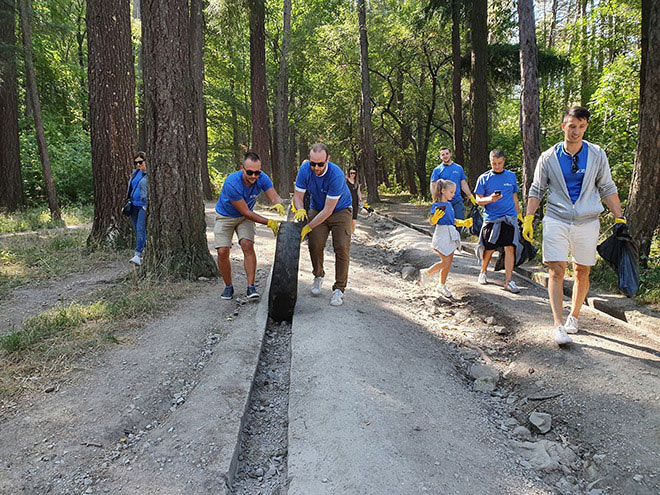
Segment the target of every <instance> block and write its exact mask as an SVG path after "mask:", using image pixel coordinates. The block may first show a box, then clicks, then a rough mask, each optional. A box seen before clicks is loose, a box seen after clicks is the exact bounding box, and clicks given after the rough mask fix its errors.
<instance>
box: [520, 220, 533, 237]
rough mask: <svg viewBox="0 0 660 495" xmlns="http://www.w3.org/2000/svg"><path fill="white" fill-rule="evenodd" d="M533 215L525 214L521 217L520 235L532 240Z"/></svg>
mask: <svg viewBox="0 0 660 495" xmlns="http://www.w3.org/2000/svg"><path fill="white" fill-rule="evenodd" d="M533 224H534V215H525V218H523V231H522V235H523V238H524V239H525V240H526V241H528V242H532V241H533V240H534V225H533Z"/></svg>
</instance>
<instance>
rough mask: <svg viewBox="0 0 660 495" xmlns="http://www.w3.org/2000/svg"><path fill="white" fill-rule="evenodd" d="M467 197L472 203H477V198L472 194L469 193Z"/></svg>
mask: <svg viewBox="0 0 660 495" xmlns="http://www.w3.org/2000/svg"><path fill="white" fill-rule="evenodd" d="M469 198H470V201H471V202H472V204H473V205H476V204H477V198H475V197H474V194H470V196H469Z"/></svg>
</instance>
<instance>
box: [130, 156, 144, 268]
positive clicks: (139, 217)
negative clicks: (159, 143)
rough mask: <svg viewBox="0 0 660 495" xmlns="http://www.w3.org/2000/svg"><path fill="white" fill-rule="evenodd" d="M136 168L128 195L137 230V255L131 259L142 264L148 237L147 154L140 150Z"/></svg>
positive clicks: (134, 161) (136, 157) (136, 159)
mask: <svg viewBox="0 0 660 495" xmlns="http://www.w3.org/2000/svg"><path fill="white" fill-rule="evenodd" d="M133 165H135V168H134V169H133V172H132V173H131V177H130V178H129V179H128V192H127V193H126V196H127V197H128V199H129V200H130V202H131V223H132V224H133V230H134V231H135V238H136V239H135V256H133V257H132V258H131V259H130V260H129V261H130V262H131V263H133V264H134V265H137V266H140V265H141V264H142V251H144V245H145V242H146V239H147V154H146V153H145V152H144V151H138V152H137V153H136V155H135V158H133Z"/></svg>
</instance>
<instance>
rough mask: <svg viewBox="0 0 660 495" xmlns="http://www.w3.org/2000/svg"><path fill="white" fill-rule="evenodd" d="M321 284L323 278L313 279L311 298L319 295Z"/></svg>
mask: <svg viewBox="0 0 660 495" xmlns="http://www.w3.org/2000/svg"><path fill="white" fill-rule="evenodd" d="M321 284H323V277H314V282H312V295H313V296H318V295H319V294H320V293H321Z"/></svg>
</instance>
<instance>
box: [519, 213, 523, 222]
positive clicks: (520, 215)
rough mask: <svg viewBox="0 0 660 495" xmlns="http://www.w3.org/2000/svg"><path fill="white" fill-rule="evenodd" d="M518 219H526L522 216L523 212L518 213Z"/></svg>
mask: <svg viewBox="0 0 660 495" xmlns="http://www.w3.org/2000/svg"><path fill="white" fill-rule="evenodd" d="M518 220H520V221H521V222H523V221H524V218H523V216H522V213H518Z"/></svg>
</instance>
